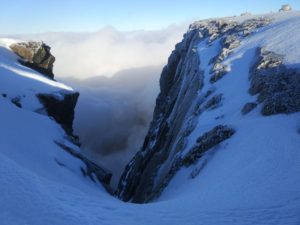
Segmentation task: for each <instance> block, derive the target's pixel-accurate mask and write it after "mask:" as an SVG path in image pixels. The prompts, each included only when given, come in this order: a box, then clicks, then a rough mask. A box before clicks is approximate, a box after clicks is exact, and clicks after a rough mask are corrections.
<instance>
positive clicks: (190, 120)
mask: <svg viewBox="0 0 300 225" xmlns="http://www.w3.org/2000/svg"><path fill="white" fill-rule="evenodd" d="M270 21H271V20H270V19H268V18H256V19H251V20H246V21H244V22H242V23H238V22H236V21H235V20H234V19H230V18H228V19H224V20H205V21H200V22H196V23H193V24H192V25H191V26H190V27H189V30H188V32H187V33H186V34H185V35H184V38H183V40H182V42H181V43H179V44H177V45H176V47H175V50H174V51H173V52H172V54H171V56H170V57H169V60H168V64H167V65H166V66H165V67H164V69H163V71H162V74H161V79H160V90H161V92H160V94H159V96H158V98H157V101H156V107H155V110H154V115H153V120H152V122H151V125H150V129H149V131H148V134H147V136H146V138H145V141H144V144H143V147H142V149H141V150H140V151H139V152H138V153H137V154H136V155H135V156H134V158H133V159H132V160H131V161H130V162H129V163H128V165H127V166H126V168H125V170H124V173H123V174H122V176H121V179H120V182H119V185H118V188H117V191H116V193H115V195H116V196H117V197H118V198H120V199H121V200H123V201H132V202H135V203H145V202H149V201H151V200H152V199H153V198H155V197H157V196H158V195H159V194H160V193H161V191H162V190H163V189H164V187H165V186H166V185H167V184H168V182H169V181H170V180H171V178H172V177H173V176H174V175H175V173H176V172H177V171H178V169H179V168H180V167H181V166H182V165H184V163H183V162H188V161H190V162H193V163H194V162H196V161H197V160H198V159H199V158H200V157H201V155H202V153H203V152H205V151H208V150H209V149H211V148H213V147H214V146H215V145H217V144H218V143H220V142H222V141H223V140H225V139H227V138H230V137H231V136H232V135H233V133H234V132H235V131H234V130H233V129H232V128H229V127H227V126H224V127H223V126H220V127H215V128H212V130H211V132H209V133H208V134H206V135H205V137H206V139H205V140H204V139H203V140H202V139H201V140H200V139H199V143H196V144H195V148H194V149H193V151H188V152H189V153H190V156H189V157H188V156H187V155H186V153H185V152H186V151H187V150H186V148H187V143H188V138H189V135H190V134H191V133H192V132H194V130H195V128H196V126H197V123H198V118H199V117H200V116H201V114H202V113H203V112H208V111H209V112H211V111H214V110H217V108H219V107H222V101H223V98H224V97H223V94H222V93H218V91H217V90H216V89H215V88H214V87H213V86H212V85H213V84H214V83H215V82H217V81H219V80H221V78H223V77H224V75H225V74H226V73H227V67H226V66H224V65H223V61H224V60H225V59H226V58H227V57H228V56H229V54H231V53H232V52H233V51H234V50H235V48H237V47H238V46H239V45H240V42H241V39H242V38H244V37H247V36H249V35H251V34H252V33H253V32H255V31H256V30H257V29H258V28H260V27H262V26H265V25H267V24H269V23H270ZM200 41H205V42H206V45H207V46H211V45H213V44H216V42H218V43H220V50H219V52H218V54H217V55H216V57H212V60H211V59H209V60H211V61H210V65H209V66H211V73H210V74H208V75H209V76H210V77H209V79H208V81H210V82H208V84H206V85H208V86H211V87H210V88H209V89H207V90H205V91H203V90H202V89H203V86H204V84H205V77H204V72H203V71H201V70H200V65H201V62H200V57H199V55H198V54H199V51H198V43H199V42H200ZM213 93H214V95H212V94H213ZM222 118H224V115H220V116H218V117H216V119H222ZM223 131H224V133H223ZM196 147H197V148H196ZM185 157H186V158H185ZM183 159H186V160H183ZM188 159H190V160H188ZM186 165H187V164H186Z"/></svg>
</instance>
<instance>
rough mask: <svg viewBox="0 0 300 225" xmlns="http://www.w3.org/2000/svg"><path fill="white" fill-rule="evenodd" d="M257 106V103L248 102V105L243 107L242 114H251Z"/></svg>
mask: <svg viewBox="0 0 300 225" xmlns="http://www.w3.org/2000/svg"><path fill="white" fill-rule="evenodd" d="M256 106H257V103H255V102H248V103H246V104H245V105H244V106H243V108H242V111H241V112H242V114H243V115H246V114H248V113H249V112H251V111H252V110H253V109H255V108H256Z"/></svg>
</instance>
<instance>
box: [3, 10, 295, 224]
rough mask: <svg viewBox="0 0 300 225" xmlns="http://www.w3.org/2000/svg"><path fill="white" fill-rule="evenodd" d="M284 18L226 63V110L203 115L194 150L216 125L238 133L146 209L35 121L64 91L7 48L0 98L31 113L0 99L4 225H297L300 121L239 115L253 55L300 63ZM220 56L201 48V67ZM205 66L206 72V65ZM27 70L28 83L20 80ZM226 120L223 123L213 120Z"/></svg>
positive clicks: (55, 129)
mask: <svg viewBox="0 0 300 225" xmlns="http://www.w3.org/2000/svg"><path fill="white" fill-rule="evenodd" d="M279 15H280V16H278V19H277V21H276V22H275V23H278V26H277V25H270V26H268V27H266V28H263V29H261V30H260V31H258V32H257V33H256V34H254V35H252V36H251V37H249V38H247V39H245V40H244V41H243V42H242V44H241V46H240V47H239V48H238V49H236V51H235V52H234V53H233V54H232V55H231V56H230V57H229V58H228V60H227V61H226V63H230V65H231V71H230V72H229V73H228V74H227V75H226V76H225V77H224V78H222V80H220V81H218V82H217V83H216V84H215V85H216V86H217V91H218V92H220V93H223V94H224V99H225V100H224V102H223V106H222V107H220V108H218V109H216V110H213V111H208V112H205V113H203V114H202V115H201V117H200V118H199V121H198V124H199V125H198V127H197V128H196V129H195V131H194V133H193V134H192V135H191V137H190V140H189V141H190V142H193V140H194V138H196V136H199V135H200V134H201V133H204V132H205V131H207V130H209V129H210V128H211V127H213V126H214V125H216V124H217V123H226V124H230V125H232V126H234V127H235V128H236V129H237V133H236V134H235V135H234V136H233V137H232V138H231V139H229V140H228V141H226V142H224V143H223V144H221V145H220V147H219V149H215V151H210V152H208V155H207V157H206V158H207V159H208V160H209V161H208V163H207V164H206V166H205V167H204V168H203V169H202V171H201V172H200V174H199V175H198V176H197V177H195V178H194V179H191V178H190V173H191V171H192V170H193V169H195V168H192V167H191V168H188V169H182V170H181V171H180V172H179V173H178V174H177V175H176V176H175V178H174V179H173V180H172V181H171V183H170V184H169V186H168V187H167V189H166V190H165V191H164V193H163V194H162V196H161V198H160V199H158V200H157V201H156V202H153V203H150V204H146V205H135V204H131V203H123V202H120V201H118V200H116V199H114V198H112V197H111V196H109V195H108V194H106V193H105V192H104V190H103V189H102V188H101V187H100V185H97V184H94V183H92V182H91V181H89V180H88V179H86V178H84V177H83V176H82V175H81V173H80V170H79V168H80V166H81V162H80V161H78V160H76V159H74V158H72V157H71V156H69V155H68V154H66V153H65V152H64V151H62V150H61V149H60V148H59V147H58V146H56V145H55V144H54V142H53V141H54V140H59V141H66V140H65V139H64V132H63V130H62V129H61V128H60V126H58V125H57V124H56V123H55V122H54V121H53V120H51V119H49V118H48V117H46V116H44V115H40V114H37V113H35V112H33V109H35V107H36V106H37V104H38V102H35V101H36V100H34V94H35V93H37V92H39V91H42V90H43V91H46V92H49V93H52V92H53V91H55V90H61V86H60V84H59V85H58V84H57V85H58V86H56V83H52V81H51V82H50V83H52V84H55V85H54V86H53V85H51V84H50V83H48V82H43V81H41V80H39V79H35V77H36V76H41V75H40V74H38V73H37V72H34V71H32V70H31V69H28V68H25V67H23V66H21V65H20V64H18V63H17V61H16V59H17V58H16V57H15V56H14V55H13V54H12V53H11V52H9V51H8V49H7V48H5V47H1V48H0V63H1V64H0V79H1V80H0V92H1V94H2V92H7V93H8V95H9V96H15V95H20V96H23V94H24V93H25V94H26V96H27V97H26V99H28V100H24V102H26V104H25V105H28V106H34V107H25V108H18V107H16V106H15V105H13V104H12V103H11V102H10V99H9V98H5V97H2V96H0V124H1V126H0V134H1V135H0V145H1V146H0V160H1V163H0V173H1V176H0V184H1V185H0V192H1V195H0V203H1V204H0V224H5V225H15V224H20V225H25V224H30V225H40V224H45V225H48V224H49V225H50V224H56V225H69V224H72V225H76V224H78V225H79V224H91V225H92V224H107V225H115V224H118V225H122V224H124V225H129V224H130V225H134V224H139V225H140V224H149V225H150V224H151V225H152V224H172V225H175V224H178V225H179V224H180V225H181V224H187V225H193V224H195V225H196V224H205V225H223V224H230V225H232V224H236V225H243V224H245V225H246V224H270V225H271V224H272V225H274V224H278V225H282V224H289V225H297V224H299V223H300V216H299V215H300V191H299V190H300V176H299V174H300V152H299V146H300V134H299V123H300V122H299V121H300V114H299V113H295V114H292V115H275V116H270V117H263V116H262V115H261V114H260V113H259V110H260V109H259V107H258V108H256V109H255V110H254V111H252V112H251V113H249V114H247V115H245V116H242V115H241V114H240V110H241V107H242V106H243V104H244V103H245V102H248V101H250V100H252V99H253V97H252V96H250V95H249V94H248V93H247V90H248V88H249V81H248V72H249V71H248V70H249V66H250V64H251V59H252V57H253V55H254V48H255V47H257V46H258V45H260V44H264V43H268V46H267V47H268V48H269V49H272V50H274V49H277V50H278V51H280V52H279V53H282V54H286V55H289V54H291V55H290V56H288V57H286V60H287V61H286V63H287V64H291V65H296V64H298V63H299V60H300V57H299V55H298V54H299V53H294V52H293V53H292V52H290V50H289V49H290V48H291V46H290V43H289V40H290V39H287V38H284V37H289V36H291V34H290V33H291V31H293V38H292V42H293V43H296V42H298V43H300V30H299V29H298V28H299V24H300V13H287V14H286V15H287V16H281V14H279ZM272 16H274V15H272ZM285 28H286V29H285ZM279 31H280V32H279ZM265 35H266V36H265ZM268 39H269V41H268ZM257 40H260V41H257ZM276 40H281V41H276ZM289 46H290V47H289ZM215 48H217V45H212V46H211V47H209V48H207V47H205V45H204V44H203V43H200V45H199V48H198V51H199V53H200V55H201V57H203V59H204V57H205V55H206V56H207V53H209V56H210V57H213V56H214V54H215V50H216V49H215ZM295 48H298V47H295ZM203 53H206V54H205V55H203ZM202 62H203V64H201V67H202V69H205V71H206V72H208V71H209V68H206V67H207V66H208V65H207V63H208V62H209V59H206V60H202ZM7 66H9V67H10V68H14V69H7ZM21 71H24V72H26V73H30V74H31V75H30V76H26V77H24V76H23V75H22V73H23V72H21ZM205 88H208V82H206V83H205ZM31 89H34V91H32V90H31ZM221 114H224V118H223V119H220V120H215V117H216V116H220V115H221ZM297 130H298V132H297ZM68 144H69V145H70V144H71V143H68ZM74 148H75V146H74ZM57 162H59V164H60V165H59V164H58V163H57ZM199 164H201V160H200V162H199ZM198 166H199V165H198ZM196 167H197V165H196Z"/></svg>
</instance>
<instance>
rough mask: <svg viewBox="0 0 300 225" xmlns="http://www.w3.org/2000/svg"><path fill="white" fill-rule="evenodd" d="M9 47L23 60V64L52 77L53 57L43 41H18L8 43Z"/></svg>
mask: <svg viewBox="0 0 300 225" xmlns="http://www.w3.org/2000/svg"><path fill="white" fill-rule="evenodd" d="M10 48H11V49H12V50H13V51H14V52H15V53H16V54H17V55H18V56H20V57H21V58H22V59H23V60H22V61H20V62H21V63H22V64H23V65H25V66H28V67H30V68H32V69H34V70H37V71H38V72H40V73H42V74H44V75H46V76H47V77H48V78H50V79H53V78H54V74H53V63H54V61H55V57H54V56H53V55H52V54H51V53H50V47H49V46H48V45H46V44H44V43H43V42H20V43H15V44H12V45H10Z"/></svg>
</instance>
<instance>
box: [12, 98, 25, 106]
mask: <svg viewBox="0 0 300 225" xmlns="http://www.w3.org/2000/svg"><path fill="white" fill-rule="evenodd" d="M11 102H12V103H13V104H14V105H15V106H17V107H18V108H22V104H21V98H20V97H19V96H18V97H14V98H13V99H11Z"/></svg>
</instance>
